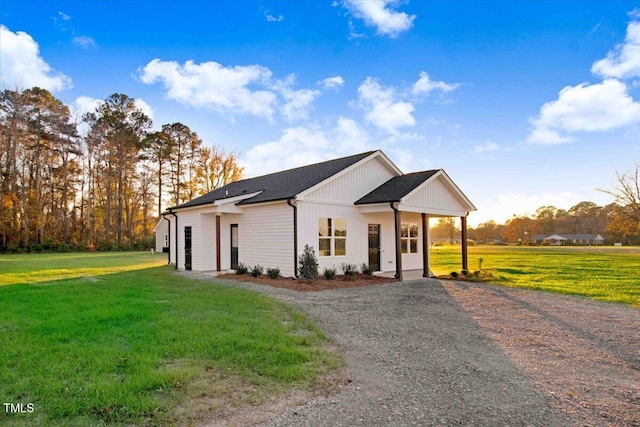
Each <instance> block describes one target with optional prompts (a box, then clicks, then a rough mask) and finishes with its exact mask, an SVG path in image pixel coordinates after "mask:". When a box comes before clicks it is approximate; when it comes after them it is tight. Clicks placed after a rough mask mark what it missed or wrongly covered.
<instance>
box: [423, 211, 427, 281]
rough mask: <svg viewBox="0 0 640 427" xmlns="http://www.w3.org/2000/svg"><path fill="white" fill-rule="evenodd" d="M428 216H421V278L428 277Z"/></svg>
mask: <svg viewBox="0 0 640 427" xmlns="http://www.w3.org/2000/svg"><path fill="white" fill-rule="evenodd" d="M427 233H429V216H428V215H427V214H426V213H423V214H422V277H429V240H428V239H427Z"/></svg>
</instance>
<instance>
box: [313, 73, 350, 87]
mask: <svg viewBox="0 0 640 427" xmlns="http://www.w3.org/2000/svg"><path fill="white" fill-rule="evenodd" d="M318 86H321V87H323V88H324V89H336V88H339V87H342V86H344V79H343V78H342V77H340V76H334V77H327V78H326V79H324V80H320V81H319V82H318Z"/></svg>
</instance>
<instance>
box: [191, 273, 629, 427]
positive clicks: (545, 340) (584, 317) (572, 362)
mask: <svg viewBox="0 0 640 427" xmlns="http://www.w3.org/2000/svg"><path fill="white" fill-rule="evenodd" d="M190 275H191V276H192V277H199V278H204V279H207V280H212V277H211V276H208V275H206V274H198V273H193V274H190ZM215 281H218V282H220V281H222V280H219V279H215ZM222 282H227V283H229V284H230V285H232V286H236V287H240V288H245V289H251V290H256V291H259V292H262V293H265V294H268V295H271V296H274V297H276V298H278V299H280V300H282V301H285V302H287V303H290V304H291V305H293V306H295V307H297V308H298V309H300V310H301V311H303V312H305V313H307V314H308V315H309V316H310V317H311V318H312V319H314V320H315V321H316V322H317V323H318V324H319V325H320V327H321V328H322V329H323V330H324V331H325V332H326V333H327V334H328V335H330V336H331V337H333V339H334V340H335V341H336V342H337V344H338V345H339V347H340V350H341V351H342V352H343V353H344V355H345V359H346V362H347V368H346V369H347V375H348V378H349V379H350V380H351V382H350V383H348V384H347V385H346V386H344V387H343V388H341V389H340V391H339V392H338V393H337V394H333V395H331V396H328V397H319V398H316V399H314V400H312V401H311V402H309V403H307V404H305V405H303V406H298V407H291V406H289V407H288V408H287V409H285V412H284V413H280V411H281V410H282V407H278V408H279V409H277V408H275V409H274V408H272V409H274V410H269V411H268V413H269V414H277V413H280V415H276V416H274V417H273V418H271V419H270V420H269V421H267V422H266V423H264V424H262V425H263V426H269V427H275V426H301V425H302V426H328V425H331V426H354V425H355V426H357V425H367V426H370V425H393V426H396V425H398V426H405V425H420V426H457V425H463V426H569V425H573V426H616V427H617V426H628V427H637V426H640V310H638V309H637V308H634V307H630V306H626V305H622V304H608V303H603V302H598V301H593V300H589V299H586V298H582V297H575V296H567V295H559V294H553V293H547V292H539V291H529V290H523V289H514V288H507V287H501V286H492V285H487V284H482V283H465V282H452V281H438V280H432V279H429V280H426V279H420V280H416V281H406V282H402V283H391V284H387V285H377V286H364V287H355V288H347V289H337V290H328V291H322V292H296V291H291V290H288V289H280V288H274V287H270V286H264V285H255V284H252V283H243V282H236V281H222ZM282 403H284V402H282ZM266 416H267V414H266V413H263V414H262V417H259V418H262V419H265V418H266ZM240 424H242V422H240ZM234 425H236V423H234Z"/></svg>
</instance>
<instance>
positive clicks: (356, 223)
mask: <svg viewBox="0 0 640 427" xmlns="http://www.w3.org/2000/svg"><path fill="white" fill-rule="evenodd" d="M319 218H344V219H346V220H347V239H346V252H347V255H344V256H322V257H321V256H319V255H318V219H319ZM367 224H368V223H367V221H366V219H365V218H364V216H363V215H362V214H360V213H359V212H358V211H357V209H356V208H355V207H353V206H345V205H330V204H319V203H309V202H298V254H299V255H300V254H302V252H303V251H304V245H305V244H308V245H309V246H313V249H314V250H315V253H316V256H317V257H318V264H319V270H320V273H322V271H323V270H324V269H325V268H336V269H337V270H338V273H341V270H340V264H342V263H343V262H346V263H350V264H358V265H360V264H362V263H363V262H367V261H368V260H369V253H368V238H369V234H368V232H369V230H368V228H367Z"/></svg>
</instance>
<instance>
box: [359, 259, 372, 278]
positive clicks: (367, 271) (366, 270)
mask: <svg viewBox="0 0 640 427" xmlns="http://www.w3.org/2000/svg"><path fill="white" fill-rule="evenodd" d="M360 271H361V272H362V274H366V275H367V276H371V275H372V274H373V267H371V265H370V264H367V263H366V262H363V263H362V264H360Z"/></svg>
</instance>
